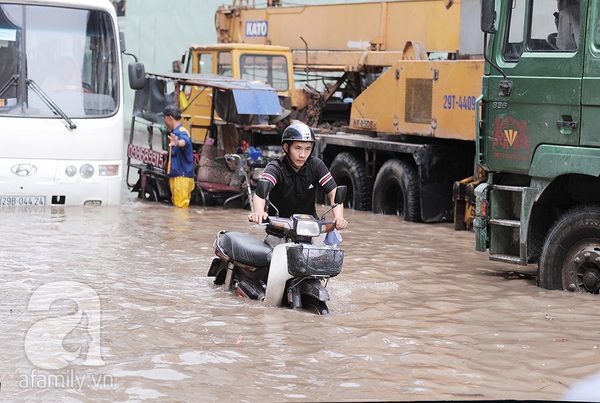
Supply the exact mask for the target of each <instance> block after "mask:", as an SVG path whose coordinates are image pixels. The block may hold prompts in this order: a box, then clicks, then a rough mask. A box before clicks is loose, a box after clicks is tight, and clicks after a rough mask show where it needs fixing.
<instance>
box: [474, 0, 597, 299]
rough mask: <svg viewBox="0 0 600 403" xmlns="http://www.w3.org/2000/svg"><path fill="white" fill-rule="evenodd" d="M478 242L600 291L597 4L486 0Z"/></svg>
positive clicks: (555, 280) (501, 256)
mask: <svg viewBox="0 0 600 403" xmlns="http://www.w3.org/2000/svg"><path fill="white" fill-rule="evenodd" d="M481 29H482V31H483V32H484V36H485V44H486V45H485V59H486V62H485V68H484V77H483V83H482V84H483V85H482V96H481V98H480V99H479V101H478V102H479V105H478V106H479V108H478V111H479V115H478V116H477V119H476V120H477V131H478V134H477V140H476V142H477V144H476V155H477V159H478V163H479V164H480V165H481V166H482V167H483V168H484V169H485V170H486V171H487V172H488V180H487V182H486V183H482V184H480V185H479V186H477V188H476V189H475V198H476V217H475V220H474V229H475V234H476V249H477V250H478V251H486V250H488V249H489V255H490V259H492V260H497V261H503V262H509V263H514V264H518V265H521V266H525V265H528V264H537V266H538V285H539V286H540V287H542V288H545V289H557V290H560V289H563V290H569V291H575V292H589V293H595V294H597V293H598V292H599V290H600V2H598V1H597V0H558V1H557V0H482V13H481Z"/></svg>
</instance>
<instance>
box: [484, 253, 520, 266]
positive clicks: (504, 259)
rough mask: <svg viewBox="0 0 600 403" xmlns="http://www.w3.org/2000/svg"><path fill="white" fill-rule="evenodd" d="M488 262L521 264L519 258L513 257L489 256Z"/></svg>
mask: <svg viewBox="0 0 600 403" xmlns="http://www.w3.org/2000/svg"><path fill="white" fill-rule="evenodd" d="M490 260H495V261H498V262H505V263H513V264H520V263H521V258H519V257H518V256H513V255H500V254H497V255H490Z"/></svg>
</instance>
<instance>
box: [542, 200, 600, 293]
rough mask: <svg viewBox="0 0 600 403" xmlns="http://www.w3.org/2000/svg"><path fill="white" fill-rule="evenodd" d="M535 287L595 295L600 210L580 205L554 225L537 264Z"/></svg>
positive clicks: (599, 275) (598, 273)
mask: <svg viewBox="0 0 600 403" xmlns="http://www.w3.org/2000/svg"><path fill="white" fill-rule="evenodd" d="M538 285H539V286H540V287H541V288H545V289H548V290H568V291H574V292H589V293H593V294H598V291H599V290H600V207H599V206H580V207H576V208H574V209H572V210H570V211H567V212H566V213H565V214H563V215H562V216H561V217H560V218H559V219H558V221H557V222H556V223H555V224H554V226H553V227H552V229H551V230H550V233H549V235H548V238H546V242H544V248H543V250H542V255H541V257H540V261H539V264H538Z"/></svg>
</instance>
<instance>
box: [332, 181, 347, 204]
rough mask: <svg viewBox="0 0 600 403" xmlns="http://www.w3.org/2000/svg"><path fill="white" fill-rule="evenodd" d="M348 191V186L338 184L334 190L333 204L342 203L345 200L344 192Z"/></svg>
mask: <svg viewBox="0 0 600 403" xmlns="http://www.w3.org/2000/svg"><path fill="white" fill-rule="evenodd" d="M347 193H348V187H347V186H344V185H340V186H338V187H337V190H336V191H335V198H334V200H333V202H334V203H335V204H342V203H343V202H345V201H346V194H347Z"/></svg>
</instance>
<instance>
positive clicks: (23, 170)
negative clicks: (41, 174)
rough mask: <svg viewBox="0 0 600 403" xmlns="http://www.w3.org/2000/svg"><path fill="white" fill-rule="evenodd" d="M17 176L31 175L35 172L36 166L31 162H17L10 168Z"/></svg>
mask: <svg viewBox="0 0 600 403" xmlns="http://www.w3.org/2000/svg"><path fill="white" fill-rule="evenodd" d="M10 170H11V172H12V173H14V174H15V175H17V176H31V175H33V174H35V173H36V172H37V167H36V166H35V165H32V164H17V165H13V166H12V168H11V169H10Z"/></svg>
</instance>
